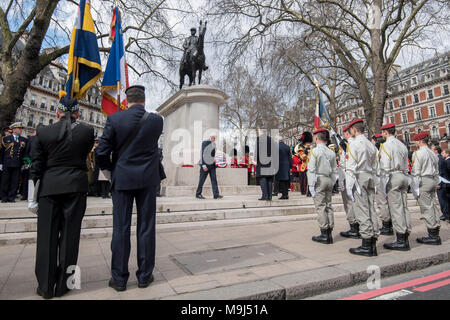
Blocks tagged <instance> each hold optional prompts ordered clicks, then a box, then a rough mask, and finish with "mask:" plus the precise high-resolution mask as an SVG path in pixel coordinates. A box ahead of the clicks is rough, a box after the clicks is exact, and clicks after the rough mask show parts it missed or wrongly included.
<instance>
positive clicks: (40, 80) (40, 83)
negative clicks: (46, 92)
mask: <svg viewBox="0 0 450 320" xmlns="http://www.w3.org/2000/svg"><path fill="white" fill-rule="evenodd" d="M43 82H44V78H42V77H39V85H40V86H42V83H43Z"/></svg>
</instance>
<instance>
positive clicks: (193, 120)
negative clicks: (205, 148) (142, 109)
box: [156, 85, 247, 186]
mask: <svg viewBox="0 0 450 320" xmlns="http://www.w3.org/2000/svg"><path fill="white" fill-rule="evenodd" d="M227 99H228V96H227V95H226V94H225V93H224V92H222V91H220V90H219V89H217V88H214V87H212V86H207V85H197V86H192V87H185V88H183V89H182V90H180V91H178V92H177V93H175V94H174V95H173V96H172V97H170V98H169V99H168V100H167V101H166V102H164V103H163V104H162V105H161V106H160V107H159V108H158V109H157V110H156V111H157V112H158V113H159V114H161V115H162V116H163V117H164V131H163V155H164V160H163V165H164V168H165V171H166V175H167V179H166V180H164V182H163V186H196V185H197V184H198V179H199V175H200V173H199V172H200V171H199V170H200V167H199V162H200V160H201V158H200V156H201V146H202V141H203V140H207V139H209V137H210V135H211V133H213V132H214V133H216V134H218V135H217V138H218V139H219V138H220V134H219V131H218V130H219V107H220V105H222V104H224V103H225V102H226V100H227ZM183 165H191V166H193V167H183ZM217 180H218V184H219V186H220V185H229V186H230V185H246V184H247V171H246V170H245V169H244V170H242V169H234V168H224V169H220V168H218V169H217ZM208 184H209V178H208V180H207V182H206V183H205V186H206V185H208Z"/></svg>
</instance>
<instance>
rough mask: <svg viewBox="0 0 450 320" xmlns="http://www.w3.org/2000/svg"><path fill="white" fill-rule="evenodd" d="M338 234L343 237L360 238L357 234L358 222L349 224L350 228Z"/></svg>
mask: <svg viewBox="0 0 450 320" xmlns="http://www.w3.org/2000/svg"><path fill="white" fill-rule="evenodd" d="M340 234H341V236H343V237H345V238H352V239H359V238H361V236H360V234H359V224H358V223H353V224H350V230H348V231H344V232H341V233H340Z"/></svg>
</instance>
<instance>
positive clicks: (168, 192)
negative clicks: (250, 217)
mask: <svg viewBox="0 0 450 320" xmlns="http://www.w3.org/2000/svg"><path fill="white" fill-rule="evenodd" d="M196 191H197V186H162V187H161V194H162V195H164V196H166V197H189V196H191V197H195V192H196ZM219 193H220V194H221V195H223V196H230V195H259V194H260V193H261V188H260V187H259V186H220V184H219ZM202 194H203V195H204V196H205V197H212V196H213V194H212V188H211V186H208V185H205V186H203V189H202Z"/></svg>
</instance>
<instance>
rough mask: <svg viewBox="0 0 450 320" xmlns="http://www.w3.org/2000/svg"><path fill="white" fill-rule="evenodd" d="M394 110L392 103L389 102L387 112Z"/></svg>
mask: <svg viewBox="0 0 450 320" xmlns="http://www.w3.org/2000/svg"><path fill="white" fill-rule="evenodd" d="M393 109H394V103H393V102H392V101H389V110H393Z"/></svg>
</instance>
